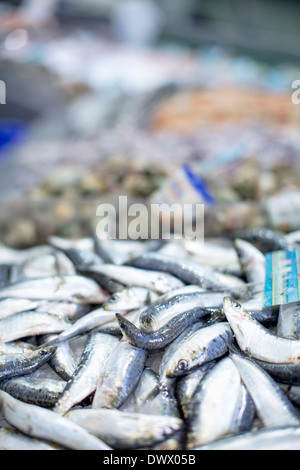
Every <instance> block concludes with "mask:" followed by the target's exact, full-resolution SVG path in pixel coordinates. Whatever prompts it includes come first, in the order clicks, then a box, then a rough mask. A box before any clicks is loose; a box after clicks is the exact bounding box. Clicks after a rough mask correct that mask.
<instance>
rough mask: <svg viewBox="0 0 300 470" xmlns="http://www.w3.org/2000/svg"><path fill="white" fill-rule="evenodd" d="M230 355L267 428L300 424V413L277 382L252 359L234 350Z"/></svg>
mask: <svg viewBox="0 0 300 470" xmlns="http://www.w3.org/2000/svg"><path fill="white" fill-rule="evenodd" d="M230 356H231V358H232V360H233V361H234V363H235V365H236V367H237V368H238V370H239V373H240V375H241V377H242V381H243V383H244V385H245V386H246V387H247V390H248V392H249V393H250V395H251V398H252V400H253V402H254V404H255V408H256V411H257V414H258V415H259V418H260V419H261V421H262V423H263V425H264V426H265V427H266V428H276V427H288V426H299V425H300V414H299V413H298V411H297V410H296V409H295V408H294V407H293V405H292V403H291V402H290V401H289V400H288V399H287V397H286V395H285V394H284V392H282V390H281V389H280V387H279V386H278V385H277V383H276V382H275V381H274V380H273V379H272V378H271V377H270V376H269V375H268V374H267V373H266V372H265V371H264V370H263V369H261V368H260V367H259V366H258V365H257V364H255V362H254V361H252V360H251V359H249V358H246V357H242V356H241V355H240V354H237V353H234V352H231V353H230Z"/></svg>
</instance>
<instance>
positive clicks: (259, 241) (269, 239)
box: [234, 228, 291, 253]
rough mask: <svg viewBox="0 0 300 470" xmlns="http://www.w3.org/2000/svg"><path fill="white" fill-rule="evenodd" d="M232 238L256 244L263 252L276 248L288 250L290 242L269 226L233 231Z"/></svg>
mask: <svg viewBox="0 0 300 470" xmlns="http://www.w3.org/2000/svg"><path fill="white" fill-rule="evenodd" d="M234 238H240V239H242V240H246V241H248V242H250V243H253V244H254V245H256V246H258V247H259V249H260V250H261V251H262V252H263V253H266V252H270V251H277V250H288V249H289V248H291V245H290V243H289V242H288V241H287V240H286V238H285V236H284V235H283V234H282V233H280V232H277V231H275V230H272V229H269V228H254V229H251V230H243V231H241V232H238V233H235V234H234Z"/></svg>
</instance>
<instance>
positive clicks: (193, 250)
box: [183, 240, 242, 276]
mask: <svg viewBox="0 0 300 470" xmlns="http://www.w3.org/2000/svg"><path fill="white" fill-rule="evenodd" d="M183 245H184V247H185V249H186V251H187V253H188V255H189V258H190V259H191V260H192V261H194V262H197V263H199V264H202V265H207V266H210V267H211V268H213V269H216V270H217V271H221V272H225V273H228V274H233V275H235V276H240V275H241V274H242V269H241V265H240V261H239V258H238V255H237V252H236V250H235V249H234V247H233V246H222V245H220V244H218V243H216V242H212V241H205V242H204V243H203V242H202V241H199V240H183Z"/></svg>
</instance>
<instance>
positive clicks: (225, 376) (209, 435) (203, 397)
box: [187, 357, 242, 449]
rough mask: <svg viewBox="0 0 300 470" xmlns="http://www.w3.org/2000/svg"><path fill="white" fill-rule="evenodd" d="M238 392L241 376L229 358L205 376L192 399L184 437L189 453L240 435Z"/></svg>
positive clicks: (239, 392) (240, 386)
mask: <svg viewBox="0 0 300 470" xmlns="http://www.w3.org/2000/svg"><path fill="white" fill-rule="evenodd" d="M241 388H242V382H241V376H240V374H239V371H238V369H237V367H236V366H235V364H234V362H233V361H232V360H231V359H230V358H229V357H225V358H224V359H222V360H221V361H219V362H218V364H217V365H216V366H215V367H213V368H212V369H211V370H210V371H209V372H208V374H207V375H206V376H205V378H204V380H203V382H202V385H201V387H200V389H199V391H198V392H196V394H195V395H194V398H193V404H192V412H191V413H190V417H189V423H188V435H187V439H188V448H189V449H193V448H195V447H198V446H201V445H205V444H209V443H211V442H214V441H216V440H218V439H220V438H221V437H224V436H227V435H230V434H236V433H238V432H239V431H240V426H239V425H240V423H239V419H238V415H239V412H240V403H241V402H240V397H241Z"/></svg>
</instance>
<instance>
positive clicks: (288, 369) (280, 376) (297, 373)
mask: <svg viewBox="0 0 300 470" xmlns="http://www.w3.org/2000/svg"><path fill="white" fill-rule="evenodd" d="M253 360H254V361H255V363H256V364H257V365H258V366H259V367H261V368H262V369H264V370H265V371H266V372H267V373H268V374H269V375H270V376H271V377H273V379H275V380H276V381H277V382H280V383H283V384H287V385H300V363H297V364H272V363H270V362H264V361H259V360H257V359H253Z"/></svg>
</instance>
